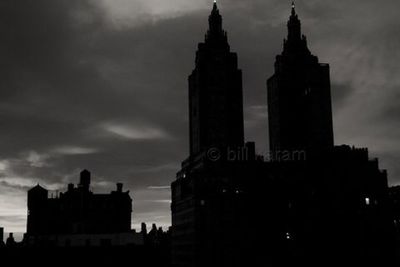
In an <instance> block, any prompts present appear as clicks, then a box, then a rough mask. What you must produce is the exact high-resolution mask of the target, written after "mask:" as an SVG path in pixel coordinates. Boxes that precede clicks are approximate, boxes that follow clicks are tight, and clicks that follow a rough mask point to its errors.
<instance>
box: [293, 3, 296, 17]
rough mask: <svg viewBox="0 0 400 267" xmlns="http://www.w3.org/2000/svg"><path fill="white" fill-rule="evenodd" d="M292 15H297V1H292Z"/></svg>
mask: <svg viewBox="0 0 400 267" xmlns="http://www.w3.org/2000/svg"><path fill="white" fill-rule="evenodd" d="M292 15H293V16H294V15H296V3H295V2H294V1H293V2H292Z"/></svg>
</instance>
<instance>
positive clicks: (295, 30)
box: [288, 2, 301, 41]
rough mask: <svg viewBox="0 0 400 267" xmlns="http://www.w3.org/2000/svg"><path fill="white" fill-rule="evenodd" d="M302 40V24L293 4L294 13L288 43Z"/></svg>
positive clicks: (289, 24)
mask: <svg viewBox="0 0 400 267" xmlns="http://www.w3.org/2000/svg"><path fill="white" fill-rule="evenodd" d="M295 40H301V22H300V20H299V17H298V16H297V13H296V5H295V3H294V2H292V13H291V15H290V18H289V22H288V41H295Z"/></svg>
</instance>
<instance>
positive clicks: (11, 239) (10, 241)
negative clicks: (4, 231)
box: [6, 233, 17, 248]
mask: <svg viewBox="0 0 400 267" xmlns="http://www.w3.org/2000/svg"><path fill="white" fill-rule="evenodd" d="M16 245H17V242H15V239H14V234H13V233H10V234H9V235H8V238H7V241H6V246H7V247H9V248H13V247H15V246H16Z"/></svg>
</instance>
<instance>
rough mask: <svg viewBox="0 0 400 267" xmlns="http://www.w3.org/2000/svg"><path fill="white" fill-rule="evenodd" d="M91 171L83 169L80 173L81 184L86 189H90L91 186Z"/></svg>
mask: <svg viewBox="0 0 400 267" xmlns="http://www.w3.org/2000/svg"><path fill="white" fill-rule="evenodd" d="M90 176H91V174H90V171H88V170H83V171H81V174H80V181H79V186H80V187H82V188H83V189H84V190H85V191H89V188H90Z"/></svg>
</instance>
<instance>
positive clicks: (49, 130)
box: [0, 0, 400, 225]
mask: <svg viewBox="0 0 400 267" xmlns="http://www.w3.org/2000/svg"><path fill="white" fill-rule="evenodd" d="M109 2H110V1H109ZM136 2H137V3H138V4H139V3H141V1H136ZM136 2H135V3H136ZM142 2H143V1H142ZM153 2H154V1H153ZM101 3H102V2H101V1H89V0H86V1H70V0H68V1H67V0H35V1H33V0H30V1H29V0H24V1H22V0H21V1H20V0H5V1H1V2H0V36H1V40H0V71H1V79H0V128H1V129H2V130H1V131H0V173H1V176H0V189H1V188H3V190H0V192H1V194H2V195H3V197H4V198H6V197H8V198H10V197H12V198H13V199H15V202H14V203H15V204H13V205H11V206H10V205H6V206H0V215H2V214H3V213H1V211H3V212H8V213H9V212H10V211H12V210H18V214H21V213H22V212H24V211H25V203H24V201H25V189H26V188H27V187H29V186H31V185H33V184H36V183H37V182H40V183H43V184H44V185H45V186H47V187H49V188H50V189H51V190H60V189H63V188H65V184H67V183H68V182H77V180H78V173H79V171H80V170H81V169H83V168H88V169H90V170H92V172H93V175H94V183H95V184H94V187H95V190H96V191H100V192H107V191H109V190H113V189H114V186H115V185H114V183H115V182H117V181H121V182H124V183H125V184H126V189H127V190H131V191H132V193H133V197H134V199H135V211H134V223H135V225H137V224H138V223H140V222H141V221H147V222H152V221H157V222H159V223H161V224H163V225H167V224H168V223H169V213H170V211H169V206H168V201H169V199H170V192H169V190H165V187H166V186H168V185H169V184H170V182H171V181H172V180H173V179H174V176H175V172H176V171H177V170H178V169H179V164H180V162H181V161H182V160H183V159H185V157H186V156H187V153H188V148H187V146H188V144H187V143H188V136H187V132H188V131H187V129H188V126H187V123H188V118H187V75H188V74H189V73H190V72H191V70H192V68H193V67H194V57H195V50H196V46H197V43H198V42H199V41H202V40H203V38H204V33H205V31H206V27H207V16H208V14H209V11H210V10H209V9H210V5H211V3H210V4H207V5H205V6H207V7H208V8H207V9H201V8H200V7H199V9H193V10H190V11H186V10H183V11H182V12H181V13H179V14H178V15H177V14H175V13H174V14H172V15H165V16H153V15H151V14H146V13H139V14H138V13H134V12H133V11H137V10H133V9H132V14H135V16H137V17H138V18H139V19H137V20H132V22H126V21H124V23H122V24H118V23H117V22H118V21H120V20H116V19H115V18H111V19H110V12H109V10H108V9H107V8H105V6H103V5H102V4H101ZM110 3H111V2H110ZM143 3H144V2H143ZM397 6H398V4H396V3H395V2H394V1H385V5H382V4H380V3H377V2H376V1H372V0H371V1H359V0H353V1H336V2H329V3H326V1H319V0H314V1H298V12H299V14H300V17H301V19H302V22H303V28H304V31H305V33H306V35H307V36H308V40H309V43H310V48H311V50H312V51H313V53H314V54H316V55H318V56H319V57H320V60H321V61H322V62H329V63H330V64H331V69H332V95H333V100H334V103H333V105H334V113H335V126H336V128H335V130H336V137H337V140H338V142H339V143H351V144H355V145H363V146H364V145H366V146H369V144H371V143H373V146H372V149H371V151H372V152H373V153H375V154H374V156H382V159H381V162H386V163H385V165H383V166H384V167H385V168H388V169H389V171H390V169H396V170H395V171H393V173H394V174H396V175H397V174H399V173H400V172H399V171H398V170H397V167H396V165H397V164H396V155H399V154H400V147H399V146H398V144H397V139H398V137H399V136H400V133H399V131H398V130H396V127H398V126H400V125H397V124H398V115H396V113H397V111H396V110H397V106H398V105H397V103H398V97H394V96H398V94H396V91H397V88H399V87H398V85H399V84H400V81H399V79H398V78H396V76H397V74H398V69H397V62H398V59H399V58H400V55H399V52H398V51H397V48H398V47H399V41H400V37H399V36H400V35H399V34H398V33H399V32H398V29H399V28H400V27H397V26H398V20H397V14H395V13H393V11H392V10H397ZM133 7H136V6H133ZM394 7H396V9H395V8H394ZM220 8H221V13H222V14H223V16H224V27H225V28H226V29H227V30H228V35H229V40H230V44H231V47H232V50H233V51H235V52H237V53H238V55H239V66H240V68H241V69H242V70H243V80H244V98H245V120H246V137H247V139H249V140H255V141H257V144H258V150H259V151H260V152H265V151H266V149H267V143H268V142H267V141H268V135H267V115H268V114H267V108H266V102H267V95H266V88H265V84H266V79H267V78H268V77H269V76H270V75H272V73H273V63H274V59H275V56H276V54H278V53H280V52H281V49H282V43H283V38H284V37H285V34H286V25H285V24H286V21H287V18H288V16H289V12H290V3H287V2H286V1H277V0H273V1H261V0H254V1H251V2H249V1H247V2H245V1H239V0H231V1H228V0H227V1H224V2H221V3H220ZM138 10H142V9H141V8H138ZM143 12H145V11H143ZM127 13H129V12H127ZM116 21H117V22H116ZM374 100H375V101H378V102H374ZM366 107H368V108H366ZM361 110H362V112H360V111H361ZM349 114H351V115H349ZM399 115H400V114H399ZM372 124H374V125H376V127H375V129H374V130H373V129H371V125H372ZM360 132H361V134H360ZM387 136H390V138H386V137H387ZM377 140H385V142H383V141H381V142H379V141H377ZM371 145H372V144H371ZM387 147H390V148H391V152H390V153H388V152H387V153H383V152H384V151H385V150H386V148H387ZM386 159H387V161H386ZM389 173H391V172H389ZM391 180H392V181H395V180H396V177H394V178H393V177H391ZM10 187H12V188H13V190H12V191H13V193H12V194H11V193H9V192H7V190H5V188H10ZM0 224H7V222H5V219H4V220H3V219H1V218H0Z"/></svg>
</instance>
